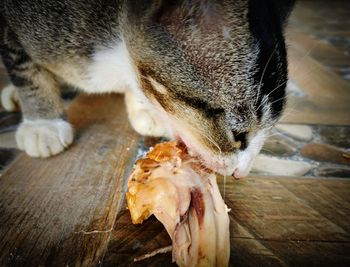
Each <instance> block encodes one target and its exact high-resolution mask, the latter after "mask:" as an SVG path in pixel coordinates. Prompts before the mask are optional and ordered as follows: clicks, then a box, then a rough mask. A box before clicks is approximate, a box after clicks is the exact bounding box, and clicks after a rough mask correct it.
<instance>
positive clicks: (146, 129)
mask: <svg viewBox="0 0 350 267" xmlns="http://www.w3.org/2000/svg"><path fill="white" fill-rule="evenodd" d="M129 120H130V123H131V125H132V127H133V128H134V129H135V131H136V132H138V133H139V134H141V135H146V136H156V137H160V136H166V135H167V134H166V131H165V129H164V127H163V125H162V124H161V123H160V122H159V120H158V119H157V118H155V117H154V116H152V114H151V113H150V112H148V110H138V112H135V113H133V114H129Z"/></svg>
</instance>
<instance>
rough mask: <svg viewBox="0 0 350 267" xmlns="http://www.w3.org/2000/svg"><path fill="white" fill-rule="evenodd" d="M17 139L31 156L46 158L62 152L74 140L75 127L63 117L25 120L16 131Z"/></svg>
mask: <svg viewBox="0 0 350 267" xmlns="http://www.w3.org/2000/svg"><path fill="white" fill-rule="evenodd" d="M16 141H17V145H18V147H19V149H21V150H24V151H25V152H26V153H27V154H28V155H29V156H31V157H41V158H46V157H50V156H53V155H56V154H58V153H60V152H62V151H63V150H64V149H65V148H66V147H68V146H69V145H70V144H71V143H72V142H73V128H72V126H71V125H70V124H69V123H68V122H66V121H64V120H62V119H55V120H34V121H31V120H24V122H23V123H22V124H21V125H20V126H19V128H18V130H17V132H16Z"/></svg>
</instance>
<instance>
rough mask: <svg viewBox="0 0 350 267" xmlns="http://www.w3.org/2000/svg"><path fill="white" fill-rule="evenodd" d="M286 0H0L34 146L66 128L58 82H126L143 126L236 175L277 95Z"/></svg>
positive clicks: (23, 145)
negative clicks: (183, 144)
mask: <svg viewBox="0 0 350 267" xmlns="http://www.w3.org/2000/svg"><path fill="white" fill-rule="evenodd" d="M293 2H294V1H292V0H283V1H281V0H265V1H261V0H222V1H219V0H202V1H200V0H168V1H163V0H139V1H136V0H104V1H103V0H84V1H83V0H62V1H56V0H3V1H2V2H1V3H0V26H1V29H0V51H1V56H2V59H3V63H4V65H5V67H6V69H7V71H8V74H9V77H10V80H11V84H10V85H8V86H7V87H6V88H4V90H3V91H2V96H1V99H2V104H3V106H4V107H5V108H6V109H8V110H13V109H14V107H15V101H18V102H19V104H20V107H21V110H22V112H23V122H22V123H21V124H20V126H19V128H18V129H17V132H16V141H17V144H18V147H19V148H20V149H22V150H24V151H25V152H26V153H27V154H28V155H30V156H32V157H49V156H53V155H55V154H58V153H60V152H62V151H63V150H64V149H65V148H67V147H68V146H69V145H70V144H71V143H72V142H73V139H74V137H73V136H74V134H73V128H72V126H71V125H70V123H69V122H68V121H67V119H66V116H65V114H64V110H63V105H62V101H61V99H60V94H59V90H60V85H61V83H62V81H63V82H65V83H68V84H70V85H72V86H74V87H76V88H79V89H81V90H82V91H85V92H88V93H110V92H120V93H125V101H126V107H127V111H128V116H129V120H130V123H131V125H132V126H133V128H134V129H135V130H136V131H137V132H138V133H140V134H141V135H146V136H168V137H170V138H174V139H177V140H181V141H182V142H184V143H185V144H186V145H187V147H188V148H189V150H190V152H191V153H192V154H193V155H198V156H200V158H201V159H202V160H203V162H204V164H205V165H206V166H208V167H209V168H212V169H214V170H215V171H218V172H219V173H221V174H224V175H234V176H235V177H237V178H239V177H244V176H246V175H247V174H248V173H249V171H250V169H251V166H252V163H253V161H254V158H255V157H256V155H257V154H258V153H259V151H260V149H261V147H262V145H263V143H264V140H265V139H266V136H267V135H268V132H269V129H270V128H271V127H272V126H273V125H274V124H275V123H276V121H277V120H278V118H279V117H280V115H281V113H282V111H283V108H284V106H285V87H286V81H287V76H288V75H287V56H286V47H285V42H284V37H283V29H284V25H285V24H286V20H287V18H288V15H289V13H290V11H291V9H292V6H293Z"/></svg>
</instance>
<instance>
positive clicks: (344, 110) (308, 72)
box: [281, 47, 350, 125]
mask: <svg viewBox="0 0 350 267" xmlns="http://www.w3.org/2000/svg"><path fill="white" fill-rule="evenodd" d="M289 64H290V68H289V70H290V79H291V80H292V81H293V82H294V83H296V84H297V85H298V86H299V88H301V89H302V90H303V91H305V93H306V96H295V95H290V96H289V97H288V101H287V108H286V111H285V114H284V116H283V117H282V119H281V122H284V123H308V124H322V125H325V124H326V125H350V116H349V114H350V105H349V103H350V90H349V89H350V84H349V83H348V82H346V81H344V80H343V79H341V78H340V77H339V76H338V75H336V74H334V73H333V72H331V71H329V70H328V69H326V67H324V66H323V65H321V64H320V63H319V62H317V61H316V60H314V59H313V58H311V57H309V56H307V55H306V54H305V53H304V52H303V51H299V50H298V49H296V48H293V47H290V48H289ZM339 96H341V97H339Z"/></svg>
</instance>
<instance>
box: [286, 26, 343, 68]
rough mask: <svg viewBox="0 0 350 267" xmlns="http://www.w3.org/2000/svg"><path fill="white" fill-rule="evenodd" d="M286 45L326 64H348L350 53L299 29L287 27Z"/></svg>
mask: <svg viewBox="0 0 350 267" xmlns="http://www.w3.org/2000/svg"><path fill="white" fill-rule="evenodd" d="M286 38H287V46H288V47H293V48H295V49H298V50H300V51H301V52H302V53H304V54H305V55H307V56H310V57H312V58H313V59H315V60H316V61H318V62H320V63H322V64H323V65H326V66H338V67H344V66H349V65H350V55H349V54H346V53H345V52H343V51H340V50H339V49H337V48H336V47H334V46H333V45H331V44H329V43H327V42H325V41H321V40H320V39H318V38H316V37H315V36H312V35H311V34H307V33H304V32H301V31H299V30H298V29H293V28H291V27H290V28H288V29H287V32H286Z"/></svg>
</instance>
